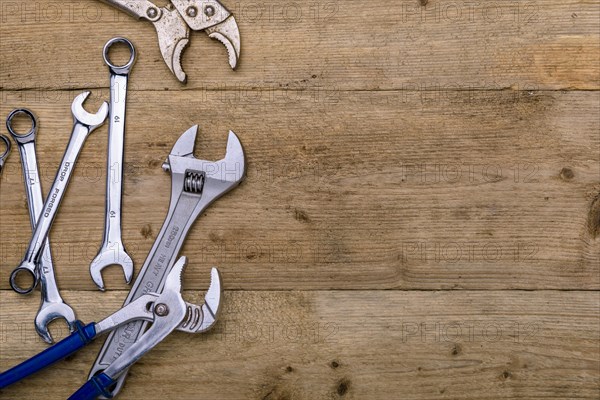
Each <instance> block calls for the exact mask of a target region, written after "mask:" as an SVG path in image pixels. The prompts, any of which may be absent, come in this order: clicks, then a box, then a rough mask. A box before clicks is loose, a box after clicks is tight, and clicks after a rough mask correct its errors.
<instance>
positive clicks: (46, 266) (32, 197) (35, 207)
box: [6, 108, 76, 343]
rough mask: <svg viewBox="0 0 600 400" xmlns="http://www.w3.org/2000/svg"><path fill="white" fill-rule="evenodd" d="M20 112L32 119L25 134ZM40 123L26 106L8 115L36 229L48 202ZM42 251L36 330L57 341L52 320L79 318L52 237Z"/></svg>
mask: <svg viewBox="0 0 600 400" xmlns="http://www.w3.org/2000/svg"><path fill="white" fill-rule="evenodd" d="M18 115H24V116H26V117H27V118H29V119H30V120H31V128H30V130H29V131H28V132H26V133H23V134H21V133H17V132H16V131H15V130H14V129H13V126H12V121H13V119H14V118H15V117H16V116H18ZM37 126H38V125H37V118H36V117H35V115H34V114H33V113H32V112H31V111H30V110H27V109H24V108H23V109H16V110H13V111H12V112H11V113H10V114H9V115H8V117H7V118H6V129H7V130H8V132H9V133H10V134H11V136H12V137H13V139H14V140H15V142H16V143H17V147H18V148H19V153H20V155H21V166H22V169H23V179H24V182H25V192H26V195H27V205H28V206H29V218H30V220H31V229H35V227H36V225H37V221H38V219H39V217H40V214H41V213H42V209H43V206H44V198H43V197H42V183H41V180H40V175H39V168H38V163H37V155H36V146H35V139H36V136H37V130H38V128H37ZM42 252H43V253H42V256H41V258H40V259H39V263H38V265H37V274H39V278H40V291H41V292H42V301H41V303H40V308H39V310H38V313H37V315H36V317H35V330H36V331H37V333H38V335H40V336H41V337H42V339H44V341H46V342H47V343H53V339H52V335H50V331H49V329H48V325H49V324H50V322H52V321H54V320H55V319H58V318H62V319H64V320H65V321H66V322H67V325H68V326H69V330H70V331H71V332H72V331H73V329H75V325H74V323H75V321H76V318H75V312H74V311H73V309H72V308H71V307H70V306H69V305H67V304H66V303H65V302H64V301H63V299H62V297H61V296H60V293H59V292H58V285H57V284H56V277H55V275H54V265H53V263H52V252H51V251H50V240H49V239H48V238H46V240H45V243H44V245H43V250H42Z"/></svg>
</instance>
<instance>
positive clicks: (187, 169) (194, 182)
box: [163, 125, 246, 205]
mask: <svg viewBox="0 0 600 400" xmlns="http://www.w3.org/2000/svg"><path fill="white" fill-rule="evenodd" d="M197 132H198V125H194V126H193V127H191V128H190V129H188V130H187V131H186V132H185V133H184V134H183V135H181V137H180V138H179V139H178V140H177V142H176V143H175V146H173V149H172V150H171V153H170V154H169V156H168V157H167V160H166V161H165V163H164V164H163V169H164V170H165V171H167V172H171V184H172V193H173V194H177V193H180V192H181V191H183V192H185V193H189V194H192V195H200V196H202V198H203V203H205V204H206V205H208V204H210V203H212V202H213V201H214V200H216V199H218V198H219V197H221V196H222V195H224V194H225V193H227V192H228V191H230V190H231V189H233V188H234V187H236V186H237V185H239V184H240V183H241V181H242V180H243V178H244V176H245V174H246V161H245V155H244V149H243V147H242V144H241V143H240V140H239V138H238V137H237V135H236V134H235V133H233V132H232V131H229V137H228V140H227V151H226V153H225V158H223V159H222V160H219V161H205V160H199V159H197V158H196V157H194V146H195V141H196V134H197Z"/></svg>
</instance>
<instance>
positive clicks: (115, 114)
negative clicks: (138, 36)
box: [90, 37, 135, 290]
mask: <svg viewBox="0 0 600 400" xmlns="http://www.w3.org/2000/svg"><path fill="white" fill-rule="evenodd" d="M115 43H124V44H126V45H127V46H128V47H129V51H130V58H129V61H128V62H127V64H125V65H123V66H117V65H114V64H113V63H112V62H111V61H110V58H109V57H108V51H109V49H110V47H111V46H112V45H114V44H115ZM104 62H105V63H106V65H108V68H109V70H110V107H109V115H108V162H107V168H106V211H105V212H106V215H105V220H104V238H103V240H102V245H101V246H100V250H99V251H98V254H97V255H96V257H95V258H94V260H92V263H91V265H90V275H91V276H92V280H93V281H94V283H95V284H96V286H98V288H100V290H104V281H103V280H102V270H103V269H104V268H106V267H108V266H109V265H115V264H116V265H120V266H121V267H122V268H123V273H124V274H125V281H126V282H127V283H129V282H131V278H132V277H133V260H132V259H131V257H130V256H129V254H127V251H125V246H123V240H122V239H121V197H122V196H121V195H122V190H123V149H124V147H125V102H126V101H127V82H128V77H129V71H130V70H131V67H133V63H134V62H135V48H134V47H133V44H132V43H131V42H130V41H129V40H127V39H125V38H121V37H117V38H113V39H111V40H109V41H108V42H107V43H106V45H105V46H104Z"/></svg>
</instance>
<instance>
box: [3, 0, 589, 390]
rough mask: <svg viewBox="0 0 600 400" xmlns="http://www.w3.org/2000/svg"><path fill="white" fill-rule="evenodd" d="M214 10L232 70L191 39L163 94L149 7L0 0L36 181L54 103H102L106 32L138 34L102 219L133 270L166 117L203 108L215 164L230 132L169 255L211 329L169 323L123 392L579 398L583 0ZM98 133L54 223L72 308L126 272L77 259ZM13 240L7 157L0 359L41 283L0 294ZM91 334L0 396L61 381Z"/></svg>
mask: <svg viewBox="0 0 600 400" xmlns="http://www.w3.org/2000/svg"><path fill="white" fill-rule="evenodd" d="M225 3H226V6H228V7H229V8H230V9H231V10H232V11H233V13H234V14H235V16H236V19H237V21H238V25H239V27H240V31H241V36H242V57H241V62H240V64H239V66H238V68H237V71H235V72H234V71H231V70H230V69H229V67H228V65H227V56H226V52H225V49H224V48H223V46H222V45H221V44H220V43H218V42H216V41H212V40H210V39H209V38H207V37H206V35H205V34H204V33H192V37H191V45H190V48H188V49H187V50H186V52H185V53H184V56H183V67H184V70H185V71H186V72H187V73H188V78H189V80H188V84H187V85H185V86H184V85H181V84H179V83H178V82H177V81H176V80H175V78H174V77H173V76H172V74H171V73H170V72H169V71H168V69H167V67H166V66H165V64H164V62H163V60H162V58H161V56H160V52H159V49H158V45H157V40H156V33H155V31H154V28H153V27H152V26H151V25H150V24H148V23H142V22H137V21H135V20H134V19H132V18H130V17H128V16H127V15H125V14H123V13H120V12H118V11H115V10H113V9H112V8H111V7H110V6H108V5H106V4H103V3H101V2H99V1H95V0H89V1H83V2H82V1H79V0H65V1H61V2H58V3H57V2H55V1H51V0H38V1H35V2H31V1H25V0H7V1H4V0H3V1H2V2H0V54H1V55H2V56H1V57H0V116H5V115H7V114H8V112H9V111H10V110H12V109H13V108H16V107H29V108H31V109H32V110H33V111H34V112H35V113H36V114H37V115H38V117H39V120H40V132H39V137H38V158H39V161H40V167H41V175H42V184H43V185H44V188H45V189H46V190H47V189H48V188H49V187H50V185H51V182H52V180H53V178H54V174H55V172H56V166H57V165H58V163H59V161H60V159H61V157H62V153H63V151H64V149H65V146H66V143H67V140H68V136H69V132H70V130H71V124H72V120H71V115H70V104H71V101H72V99H73V98H74V97H75V96H76V95H77V94H79V93H80V92H81V91H83V90H88V89H91V90H92V92H93V95H92V98H91V99H90V101H89V102H88V104H87V105H86V107H87V108H88V109H89V110H94V109H95V107H97V106H98V105H99V103H100V100H105V99H108V97H109V90H108V82H109V81H108V72H107V68H106V66H105V65H104V63H103V61H102V55H101V51H102V47H103V45H104V43H105V42H106V41H107V40H108V39H109V38H111V37H114V36H117V35H120V36H125V37H128V38H129V39H131V40H132V41H133V42H134V43H135V45H136V48H137V50H138V55H139V57H138V61H137V64H136V65H135V67H134V70H133V74H132V77H131V80H130V86H129V98H128V110H127V113H128V119H127V128H128V130H127V140H126V142H127V143H126V156H125V159H126V160H125V162H126V165H125V181H124V199H123V210H124V213H123V234H124V243H125V245H126V246H127V248H128V250H129V252H130V253H132V255H133V258H134V262H135V266H136V271H138V270H139V268H140V267H141V265H142V264H143V261H144V259H145V257H146V255H147V253H148V251H149V249H150V247H151V246H152V243H153V242H154V239H155V238H156V235H157V233H158V232H159V230H160V227H161V225H162V222H163V219H164V216H165V213H166V209H167V206H168V202H169V198H168V196H169V190H170V178H169V176H168V174H165V173H164V172H162V170H161V164H162V162H163V160H164V159H165V157H166V156H167V154H168V153H169V151H170V149H171V147H172V146H173V144H174V142H175V141H176V139H177V138H178V137H179V135H180V134H181V133H183V132H184V131H185V130H186V129H188V128H189V127H190V126H192V125H194V124H199V125H200V131H199V135H198V140H197V143H196V155H197V156H198V157H200V158H203V159H207V160H211V159H219V158H221V157H222V156H223V153H224V151H225V141H226V137H227V131H228V130H229V129H232V130H234V131H235V132H236V133H237V134H238V135H239V137H240V139H241V141H242V143H243V145H244V148H245V151H246V154H247V165H248V174H247V177H246V180H245V181H244V182H243V183H242V185H241V186H240V187H239V188H237V189H235V191H234V192H232V193H231V194H229V195H227V196H225V197H224V198H222V199H221V200H219V201H218V202H217V203H216V204H215V205H214V206H213V207H211V208H209V209H208V210H207V212H206V213H205V215H203V216H202V217H201V218H200V219H199V221H198V222H197V223H196V225H195V226H194V227H193V228H192V230H191V232H190V235H189V237H188V239H187V241H186V244H185V246H184V248H183V251H182V254H185V255H187V256H188V257H189V266H188V268H187V270H186V272H185V280H184V284H185V288H186V289H187V291H186V293H185V297H186V299H187V300H190V301H195V302H200V299H201V298H202V297H201V291H202V290H205V289H206V287H207V285H208V279H209V268H210V267H211V266H213V265H215V266H218V267H219V268H220V270H221V272H222V275H223V280H224V285H225V288H226V293H225V305H224V308H223V310H224V314H223V317H222V319H221V321H220V322H219V324H218V325H217V327H216V329H215V330H214V331H213V332H211V333H209V334H207V335H199V336H192V335H186V334H183V333H178V332H177V333H174V334H173V335H171V336H170V337H169V338H167V339H166V340H165V342H163V343H161V345H160V346H158V347H157V348H156V349H154V350H153V351H152V352H151V353H149V354H148V355H147V356H146V357H144V358H143V359H142V360H141V361H140V362H138V363H137V364H136V365H135V367H134V368H133V370H132V373H131V375H130V377H129V378H128V381H127V384H126V386H125V388H124V390H123V391H122V393H121V395H120V398H123V399H148V398H161V399H170V398H177V399H199V398H202V399H204V398H206V399H223V400H241V399H260V400H284V399H285V400H315V399H316V400H322V399H324V400H332V399H356V400H358V399H361V400H363V399H368V400H379V399H386V400H387V399H423V400H424V399H489V400H495V399H548V400H549V399H574V398H576V399H597V398H598V389H599V387H600V350H599V348H598V337H599V336H600V316H599V315H598V310H599V308H600V293H599V290H600V135H599V132H600V116H599V114H598V109H599V108H600V91H599V90H598V89H599V88H600V80H598V76H599V73H600V68H599V67H600V36H599V35H598V33H599V32H600V8H599V7H598V4H597V2H594V1H586V0H566V1H557V0H550V1H544V2H539V1H520V2H508V1H502V2H483V3H481V2H479V3H478V2H470V1H464V2H461V1H447V0H430V1H428V2H427V1H425V2H419V1H418V0H402V1H396V2H387V1H385V0H373V1H370V2H366V3H365V2H364V1H358V0H348V1H343V2H342V1H334V0H317V1H310V2H290V1H287V0H273V1H263V0H259V1H241V2H232V1H225ZM420 3H421V4H422V3H425V4H426V5H425V6H419V4H420ZM106 136H107V128H106V127H102V128H101V129H99V130H98V131H96V132H95V133H94V134H93V135H92V136H91V137H90V138H89V140H88V142H87V144H86V146H85V148H84V151H83V153H82V155H81V158H80V162H79V164H78V166H77V168H76V169H75V176H74V179H73V181H72V183H71V185H70V189H69V192H68V193H67V196H66V198H65V200H64V203H63V205H62V207H61V210H60V212H59V213H58V217H57V220H56V222H55V224H54V227H53V230H52V234H51V238H52V241H53V251H54V259H55V265H56V269H57V273H58V280H59V284H60V287H61V289H62V293H63V295H64V297H65V299H66V300H67V301H68V302H69V303H70V304H71V305H72V306H73V307H74V308H75V309H76V311H77V312H78V317H79V318H80V319H81V320H83V321H86V322H88V321H92V320H99V319H100V318H102V317H104V316H106V315H108V314H110V313H111V312H114V311H115V310H116V309H117V308H118V307H119V306H120V305H121V304H122V301H123V299H124V298H125V296H126V293H127V290H128V286H127V285H126V284H125V283H124V282H123V277H122V273H121V271H120V270H119V269H118V268H109V269H107V270H105V273H104V276H105V282H106V283H107V288H108V291H107V292H106V293H100V292H98V291H97V290H96V288H95V286H94V285H93V284H92V281H91V279H90V278H89V273H88V269H89V262H90V261H91V260H92V259H93V257H94V256H95V254H96V252H97V250H98V247H99V244H100V240H101V236H102V229H103V221H104V216H103V214H104V190H105V189H104V187H105V173H106V166H105V162H106V143H107V138H106ZM15 150H16V149H15ZM30 232H31V230H30V227H29V217H28V211H27V208H26V201H25V194H24V189H23V182H22V178H21V171H20V163H19V157H18V152H17V151H14V153H13V154H12V155H11V157H10V159H9V160H8V163H7V165H6V166H5V170H4V171H3V175H2V177H1V178H0V370H5V369H6V368H9V367H10V366H13V365H15V364H16V363H18V362H19V361H22V360H24V359H25V358H26V357H30V356H32V355H33V354H35V353H36V352H38V351H41V350H42V349H44V348H45V345H44V344H43V343H42V341H41V340H40V339H39V338H38V337H37V335H36V334H35V331H34V329H33V323H32V321H33V318H34V316H35V313H36V310H37V308H38V301H39V298H38V295H37V294H34V295H32V296H29V297H20V296H18V295H16V294H15V293H13V292H12V291H11V290H10V289H9V286H8V276H9V273H10V271H11V270H12V269H13V268H14V267H15V266H16V265H17V264H18V262H19V260H20V259H21V258H22V256H23V254H24V251H25V247H26V245H27V242H28V240H29V238H30ZM521 289H523V290H521ZM65 330H66V329H65V327H64V325H61V323H60V322H55V323H53V324H52V331H53V333H54V335H55V337H57V338H60V337H63V336H65V335H66V332H65ZM100 345H101V341H99V342H98V343H95V344H93V345H92V346H91V347H90V348H88V349H85V350H83V351H81V352H80V353H79V354H77V355H76V356H74V357H71V358H69V359H68V360H66V361H65V362H62V363H59V364H58V365H56V366H55V367H54V368H51V369H48V370H47V371H43V372H42V373H40V374H39V375H37V376H36V377H33V378H32V379H29V380H27V381H25V382H22V383H19V384H16V385H15V386H14V387H10V388H8V389H6V390H4V391H2V392H1V393H0V397H1V398H2V399H17V398H19V399H21V398H48V399H58V398H65V397H66V396H67V395H69V394H70V393H72V392H73V391H74V390H75V389H76V388H77V387H79V386H80V385H81V384H82V383H83V382H84V380H85V378H86V376H87V372H88V370H89V367H90V365H91V363H92V362H93V360H94V358H95V356H96V354H97V351H98V349H99V347H100Z"/></svg>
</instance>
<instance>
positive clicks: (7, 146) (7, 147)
mask: <svg viewBox="0 0 600 400" xmlns="http://www.w3.org/2000/svg"><path fill="white" fill-rule="evenodd" d="M0 140H2V141H3V142H4V145H5V149H4V151H3V152H2V153H1V154H0V160H4V159H5V158H6V157H7V156H8V154H9V153H10V140H8V138H7V137H6V136H4V135H0Z"/></svg>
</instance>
